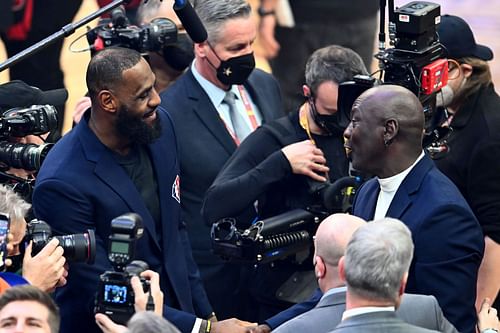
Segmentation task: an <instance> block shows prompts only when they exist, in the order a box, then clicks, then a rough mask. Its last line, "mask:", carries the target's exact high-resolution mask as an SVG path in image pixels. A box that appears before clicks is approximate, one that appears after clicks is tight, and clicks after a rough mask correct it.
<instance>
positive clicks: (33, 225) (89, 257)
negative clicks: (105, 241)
mask: <svg viewBox="0 0 500 333" xmlns="http://www.w3.org/2000/svg"><path fill="white" fill-rule="evenodd" d="M52 238H56V239H58V240H59V245H60V246H61V247H62V248H63V249H64V257H65V258H66V260H68V261H70V262H86V263H88V264H93V263H94V260H95V252H96V241H95V234H94V231H93V230H92V229H88V230H87V232H86V233H83V234H74V235H62V236H53V237H52V230H51V229H50V226H49V225H48V224H47V223H46V222H44V221H41V220H36V219H35V220H31V221H30V222H29V223H28V224H27V229H26V235H25V236H24V239H23V241H22V242H21V253H23V254H24V251H25V250H26V246H27V245H28V244H29V242H30V241H32V242H33V245H32V248H31V251H32V252H31V255H32V256H35V255H37V254H38V253H39V252H40V251H41V250H42V249H43V248H44V247H45V245H47V243H48V242H50V240H51V239H52Z"/></svg>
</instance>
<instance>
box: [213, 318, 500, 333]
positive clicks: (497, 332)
mask: <svg viewBox="0 0 500 333" xmlns="http://www.w3.org/2000/svg"><path fill="white" fill-rule="evenodd" d="M211 329H212V322H211V321H210V320H207V327H206V328H205V333H210V330H211ZM497 333H498V332H497Z"/></svg>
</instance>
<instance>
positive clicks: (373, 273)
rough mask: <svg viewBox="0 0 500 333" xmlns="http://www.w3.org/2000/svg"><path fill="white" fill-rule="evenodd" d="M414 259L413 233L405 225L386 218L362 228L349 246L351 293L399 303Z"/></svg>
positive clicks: (347, 262) (347, 275)
mask: <svg viewBox="0 0 500 333" xmlns="http://www.w3.org/2000/svg"><path fill="white" fill-rule="evenodd" d="M412 257H413V241H412V238H411V232H410V230H409V229H408V227H407V226H406V225H404V223H403V222H401V221H399V220H397V219H392V218H384V219H380V220H377V221H374V222H369V223H367V224H366V225H364V226H362V227H360V228H359V229H358V230H357V231H356V232H355V233H354V235H353V237H352V238H351V240H350V241H349V244H348V245H347V249H346V254H345V259H344V263H345V278H346V282H347V286H348V290H349V292H351V293H353V294H355V295H358V296H360V297H363V298H367V299H371V300H382V301H391V302H394V301H396V299H397V297H398V292H399V288H400V286H401V279H402V278H403V276H404V275H405V274H406V273H407V272H408V270H409V268H410V263H411V260H412Z"/></svg>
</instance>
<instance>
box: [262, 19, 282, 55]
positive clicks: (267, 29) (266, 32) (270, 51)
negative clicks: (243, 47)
mask: <svg viewBox="0 0 500 333" xmlns="http://www.w3.org/2000/svg"><path fill="white" fill-rule="evenodd" d="M275 27H276V17H275V16H274V15H266V16H263V17H261V18H260V22H259V45H260V46H261V52H262V56H263V57H264V58H266V59H268V60H269V59H272V58H275V57H276V56H277V55H278V52H279V50H280V44H279V43H278V41H277V40H276V38H274V28H275Z"/></svg>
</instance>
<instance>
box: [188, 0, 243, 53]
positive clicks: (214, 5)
mask: <svg viewBox="0 0 500 333" xmlns="http://www.w3.org/2000/svg"><path fill="white" fill-rule="evenodd" d="M193 7H194V9H195V11H196V13H197V14H198V16H199V18H200V20H201V22H202V23H203V26H204V27H205V29H206V30H207V33H208V41H209V42H210V43H213V44H216V43H217V42H218V41H219V40H220V35H221V34H222V29H223V26H224V24H225V23H226V22H227V21H228V20H231V19H236V18H247V17H250V14H251V13H252V8H251V7H250V4H249V3H248V2H247V1H246V0H194V2H193Z"/></svg>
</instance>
